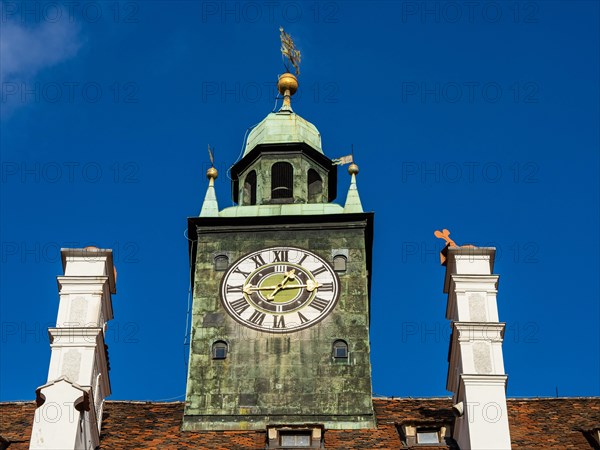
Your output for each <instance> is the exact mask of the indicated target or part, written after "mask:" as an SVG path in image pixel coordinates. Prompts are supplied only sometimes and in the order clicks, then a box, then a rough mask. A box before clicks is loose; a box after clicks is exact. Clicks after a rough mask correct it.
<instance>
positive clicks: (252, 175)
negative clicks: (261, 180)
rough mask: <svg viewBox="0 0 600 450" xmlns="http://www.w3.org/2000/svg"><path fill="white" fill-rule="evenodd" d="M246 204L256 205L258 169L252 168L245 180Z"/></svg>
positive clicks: (244, 198)
mask: <svg viewBox="0 0 600 450" xmlns="http://www.w3.org/2000/svg"><path fill="white" fill-rule="evenodd" d="M242 204H243V205H244V206H248V205H256V171H255V170H251V171H250V172H249V173H248V175H246V179H245V180H244V197H243V203H242Z"/></svg>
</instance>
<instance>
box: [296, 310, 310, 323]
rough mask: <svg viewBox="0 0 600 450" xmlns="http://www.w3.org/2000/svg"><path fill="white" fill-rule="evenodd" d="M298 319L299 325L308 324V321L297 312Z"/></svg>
mask: <svg viewBox="0 0 600 450" xmlns="http://www.w3.org/2000/svg"><path fill="white" fill-rule="evenodd" d="M298 318H299V319H300V323H301V324H302V323H306V322H308V319H307V318H306V317H304V316H303V315H302V313H300V312H298Z"/></svg>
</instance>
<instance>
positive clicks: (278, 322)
mask: <svg viewBox="0 0 600 450" xmlns="http://www.w3.org/2000/svg"><path fill="white" fill-rule="evenodd" d="M273 328H285V320H284V316H273Z"/></svg>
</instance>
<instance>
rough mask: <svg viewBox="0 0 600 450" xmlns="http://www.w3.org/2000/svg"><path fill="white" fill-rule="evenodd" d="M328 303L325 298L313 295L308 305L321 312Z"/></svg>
mask: <svg viewBox="0 0 600 450" xmlns="http://www.w3.org/2000/svg"><path fill="white" fill-rule="evenodd" d="M328 305H329V302H328V301H327V300H323V299H322V298H319V297H315V298H314V299H313V301H312V302H310V306H312V307H313V308H315V309H317V310H318V311H319V312H323V310H324V309H325V308H327V306H328Z"/></svg>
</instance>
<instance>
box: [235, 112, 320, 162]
mask: <svg viewBox="0 0 600 450" xmlns="http://www.w3.org/2000/svg"><path fill="white" fill-rule="evenodd" d="M300 142H304V143H306V144H308V145H310V146H311V147H312V148H314V149H315V150H317V151H318V152H319V153H323V149H322V148H321V134H320V133H319V130H317V127H315V126H314V125H313V124H312V123H310V122H309V121H308V120H305V119H303V118H302V117H300V116H299V115H298V114H296V113H294V112H293V111H290V110H285V109H282V110H280V111H279V112H276V113H270V114H269V115H268V116H267V117H265V118H264V119H263V120H262V122H260V123H259V124H258V125H256V126H255V127H254V128H253V129H252V131H251V132H250V134H249V135H248V139H247V140H246V148H245V149H244V156H246V155H247V154H248V153H250V152H251V151H252V149H254V148H255V147H256V146H257V145H260V144H282V143H286V144H287V143H300Z"/></svg>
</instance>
